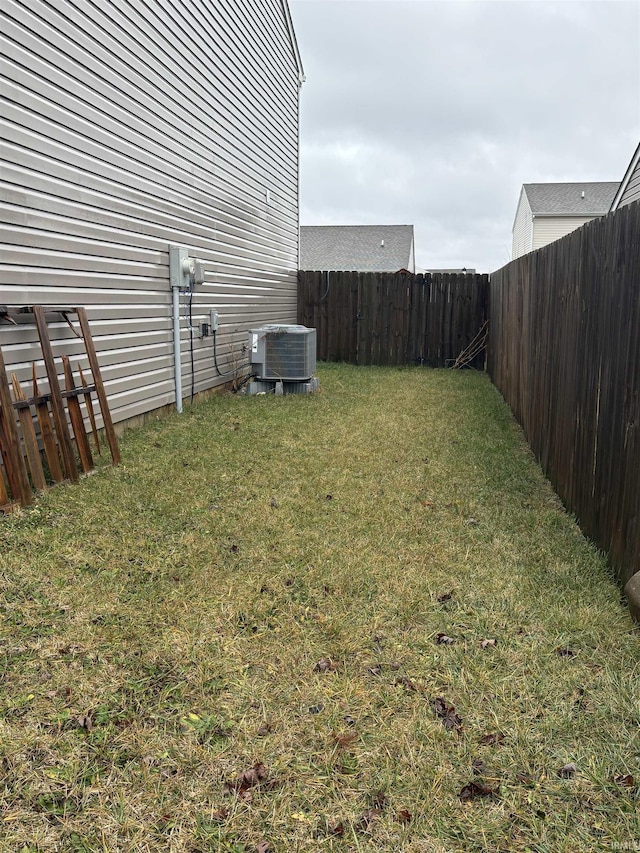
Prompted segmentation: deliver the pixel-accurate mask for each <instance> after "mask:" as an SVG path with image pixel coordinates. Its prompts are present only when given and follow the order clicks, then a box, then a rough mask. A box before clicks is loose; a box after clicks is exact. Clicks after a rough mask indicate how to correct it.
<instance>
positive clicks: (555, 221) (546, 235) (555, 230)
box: [533, 216, 594, 249]
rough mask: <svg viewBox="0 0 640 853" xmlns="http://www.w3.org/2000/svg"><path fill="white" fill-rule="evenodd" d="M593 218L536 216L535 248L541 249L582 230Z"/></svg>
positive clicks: (534, 227) (534, 224) (534, 221)
mask: <svg viewBox="0 0 640 853" xmlns="http://www.w3.org/2000/svg"><path fill="white" fill-rule="evenodd" d="M593 218H594V217H593V216H536V218H535V219H534V220H533V248H534V249H540V248H541V247H542V246H546V245H547V244H548V243H552V242H553V241H554V240H559V239H560V238H561V237H564V236H565V235H566V234H570V233H571V232H572V231H575V230H576V228H581V227H582V226H583V225H584V224H585V223H586V222H590V221H591V220H592V219H593Z"/></svg>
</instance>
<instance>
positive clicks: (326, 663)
mask: <svg viewBox="0 0 640 853" xmlns="http://www.w3.org/2000/svg"><path fill="white" fill-rule="evenodd" d="M313 669H314V672H335V671H336V670H337V669H338V664H337V663H336V662H335V661H334V660H332V659H331V658H320V660H319V661H318V663H317V664H316V665H315V666H314V668H313Z"/></svg>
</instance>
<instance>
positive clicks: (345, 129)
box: [290, 0, 640, 272]
mask: <svg viewBox="0 0 640 853" xmlns="http://www.w3.org/2000/svg"><path fill="white" fill-rule="evenodd" d="M290 7H291V13H292V16H293V20H294V25H295V30H296V35H297V39H298V44H299V47H300V53H301V55H302V61H303V64H304V69H305V74H306V78H307V79H306V82H305V84H304V85H303V87H302V107H301V198H300V202H301V206H300V221H301V224H302V225H355V224H365V225H373V224H379V223H386V224H399V225H402V224H413V225H415V233H416V263H417V264H418V265H419V266H422V267H426V268H429V267H434V268H442V267H462V266H466V267H476V268H477V269H478V270H479V271H482V272H490V271H492V270H495V269H497V268H499V267H501V266H503V265H504V264H505V263H506V262H507V261H508V260H509V259H510V257H511V228H512V225H513V217H514V215H515V210H516V205H517V202H518V196H519V193H520V188H521V186H522V184H523V183H536V182H544V181H619V180H621V179H622V177H623V175H624V172H625V169H626V167H627V165H628V163H629V161H630V159H631V156H632V154H633V152H634V150H635V148H636V146H637V144H638V142H639V141H640V2H638V0H634V2H630V1H629V0H606V2H599V1H598V0H587V2H582V0H549V2H547V0H493V1H492V2H485V0H290Z"/></svg>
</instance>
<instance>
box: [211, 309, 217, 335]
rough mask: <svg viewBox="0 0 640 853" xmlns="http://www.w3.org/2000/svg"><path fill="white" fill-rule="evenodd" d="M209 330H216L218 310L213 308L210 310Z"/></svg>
mask: <svg viewBox="0 0 640 853" xmlns="http://www.w3.org/2000/svg"><path fill="white" fill-rule="evenodd" d="M211 331H212V332H217V331H218V312H217V311H216V310H215V309H212V310H211Z"/></svg>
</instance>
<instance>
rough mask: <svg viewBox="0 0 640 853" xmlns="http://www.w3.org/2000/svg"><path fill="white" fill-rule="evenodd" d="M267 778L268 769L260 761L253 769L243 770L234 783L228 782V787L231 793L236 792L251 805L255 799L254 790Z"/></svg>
mask: <svg viewBox="0 0 640 853" xmlns="http://www.w3.org/2000/svg"><path fill="white" fill-rule="evenodd" d="M266 778H267V768H266V767H265V766H264V764H263V763H262V762H261V761H258V762H257V763H256V764H254V765H253V767H249V768H247V770H243V771H242V773H241V774H240V775H239V776H238V778H237V779H236V780H235V781H234V782H227V783H226V787H227V789H228V790H229V791H234V792H235V793H236V794H237V795H238V797H240V798H241V799H243V800H246V802H248V803H250V802H251V801H252V799H253V791H252V789H253V788H259V787H260V784H261V783H262V782H264V781H265V779H266Z"/></svg>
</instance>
